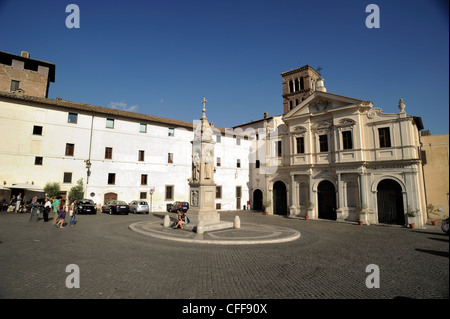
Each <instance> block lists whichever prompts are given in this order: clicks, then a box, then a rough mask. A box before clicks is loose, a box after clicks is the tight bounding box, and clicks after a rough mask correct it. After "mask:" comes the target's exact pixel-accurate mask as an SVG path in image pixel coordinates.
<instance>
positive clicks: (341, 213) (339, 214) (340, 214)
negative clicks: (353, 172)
mask: <svg viewBox="0 0 450 319" xmlns="http://www.w3.org/2000/svg"><path fill="white" fill-rule="evenodd" d="M337 192H338V196H337V200H338V203H337V204H338V205H337V206H338V208H337V209H336V220H338V221H344V220H345V219H346V216H344V209H343V208H342V187H341V173H337Z"/></svg>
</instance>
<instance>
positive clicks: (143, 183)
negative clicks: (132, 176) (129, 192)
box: [141, 174, 147, 185]
mask: <svg viewBox="0 0 450 319" xmlns="http://www.w3.org/2000/svg"><path fill="white" fill-rule="evenodd" d="M141 185H147V174H141Z"/></svg>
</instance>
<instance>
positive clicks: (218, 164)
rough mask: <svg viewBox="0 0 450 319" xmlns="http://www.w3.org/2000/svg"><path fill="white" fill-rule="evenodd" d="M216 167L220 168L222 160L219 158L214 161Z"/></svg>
mask: <svg viewBox="0 0 450 319" xmlns="http://www.w3.org/2000/svg"><path fill="white" fill-rule="evenodd" d="M216 163H217V164H216V166H217V167H220V166H221V165H222V160H221V158H220V157H218V158H217V159H216Z"/></svg>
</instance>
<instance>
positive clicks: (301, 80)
mask: <svg viewBox="0 0 450 319" xmlns="http://www.w3.org/2000/svg"><path fill="white" fill-rule="evenodd" d="M304 88H305V83H304V82H303V78H300V90H303V89H304Z"/></svg>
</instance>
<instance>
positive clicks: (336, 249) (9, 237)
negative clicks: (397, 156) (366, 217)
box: [0, 211, 449, 299]
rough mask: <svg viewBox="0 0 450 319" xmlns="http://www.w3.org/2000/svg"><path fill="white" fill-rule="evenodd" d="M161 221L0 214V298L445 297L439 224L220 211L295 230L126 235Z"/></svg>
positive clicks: (445, 252) (445, 248) (445, 263)
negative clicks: (251, 235)
mask: <svg viewBox="0 0 450 319" xmlns="http://www.w3.org/2000/svg"><path fill="white" fill-rule="evenodd" d="M163 214H164V213H160V214H149V215H132V214H130V215H113V216H110V215H105V214H97V215H79V216H78V223H77V224H76V226H75V227H69V226H67V227H65V228H64V229H57V228H56V227H54V226H52V225H50V223H44V222H43V220H40V221H38V222H30V221H29V219H30V215H29V214H17V215H15V214H11V213H5V212H2V213H0V298H13V299H15V298H44V299H45V298H52V299H53V298H55V297H57V298H89V299H92V298H101V299H109V298H127V299H132V298H152V299H159V298H172V299H191V298H193V299H200V298H204V299H217V298H220V299H228V298H233V299H255V298H258V299H259V298H261V299H279V298H289V299H291V298H292V299H329V298H332V299H343V298H346V299H347V298H349V299H360V298H364V299H380V298H382V299H384V298H389V299H390V298H421V299H423V298H431V299H442V298H446V299H448V298H449V238H448V236H447V235H445V234H444V233H443V232H442V231H441V230H440V227H439V226H430V225H429V226H427V228H426V229H414V230H412V229H408V228H403V227H395V226H376V225H371V226H358V225H356V224H351V223H340V222H335V221H327V220H308V221H305V220H301V219H288V218H284V217H281V216H264V215H262V214H261V213H257V212H253V211H240V212H223V213H221V219H222V220H229V221H232V220H233V218H234V216H235V215H236V214H239V216H240V219H241V221H242V222H243V223H256V224H266V225H278V226H281V227H288V228H292V229H295V230H297V231H299V232H300V233H301V237H300V238H299V239H297V240H294V241H291V242H286V243H276V244H264V245H245V246H239V245H233V246H226V245H205V244H190V243H183V242H174V241H165V240H162V239H159V238H153V237H149V236H144V235H142V234H139V233H137V232H134V231H132V230H130V229H129V225H130V224H132V223H135V222H139V221H153V220H154V221H157V220H158V219H161V218H162V216H163ZM171 216H172V215H171ZM174 216H175V215H174V214H173V217H174ZM70 264H76V265H77V266H78V267H79V270H80V288H74V289H69V288H67V287H66V278H67V277H68V276H69V275H70V274H71V272H70V271H69V272H66V267H67V266H68V265H70ZM369 264H375V265H377V266H378V267H379V274H380V277H379V278H380V288H372V289H369V288H367V287H366V284H365V282H366V278H367V277H368V276H369V275H370V274H371V273H368V272H366V267H367V266H368V265H369Z"/></svg>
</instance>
